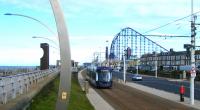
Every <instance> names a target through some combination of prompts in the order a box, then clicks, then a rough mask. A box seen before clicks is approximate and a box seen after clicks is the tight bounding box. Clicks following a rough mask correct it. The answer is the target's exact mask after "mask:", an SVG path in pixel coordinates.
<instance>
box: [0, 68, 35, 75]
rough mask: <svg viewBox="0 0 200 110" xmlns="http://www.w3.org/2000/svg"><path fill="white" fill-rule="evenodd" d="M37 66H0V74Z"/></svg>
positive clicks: (28, 69)
mask: <svg viewBox="0 0 200 110" xmlns="http://www.w3.org/2000/svg"><path fill="white" fill-rule="evenodd" d="M38 69H39V66H0V76H8V75H14V74H20V73H26V72H31V71H35V70H38Z"/></svg>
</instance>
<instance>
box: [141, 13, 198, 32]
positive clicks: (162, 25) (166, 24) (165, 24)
mask: <svg viewBox="0 0 200 110" xmlns="http://www.w3.org/2000/svg"><path fill="white" fill-rule="evenodd" d="M197 13H200V11H197V12H195V13H193V14H197ZM193 14H190V15H188V16H185V17H182V18H179V19H176V20H174V21H172V22H169V23H166V24H164V25H161V26H158V27H156V28H153V29H150V30H148V31H146V32H144V33H143V34H146V33H149V32H151V31H155V30H157V29H160V28H163V27H165V26H168V25H170V24H172V23H175V22H177V21H180V20H183V19H185V18H187V17H190V16H192V15H193Z"/></svg>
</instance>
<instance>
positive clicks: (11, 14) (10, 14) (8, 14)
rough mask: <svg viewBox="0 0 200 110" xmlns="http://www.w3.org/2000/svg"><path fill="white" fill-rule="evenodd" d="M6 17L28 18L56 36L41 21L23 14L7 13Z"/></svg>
mask: <svg viewBox="0 0 200 110" xmlns="http://www.w3.org/2000/svg"><path fill="white" fill-rule="evenodd" d="M4 15H7V16H20V17H25V18H28V19H32V20H34V21H36V22H38V23H40V24H41V25H42V26H44V27H45V28H46V29H47V30H48V31H49V32H51V33H52V34H54V35H56V34H55V33H54V32H53V31H52V30H51V29H50V28H49V27H48V26H47V25H46V24H44V23H43V22H41V21H40V20H37V19H35V18H33V17H30V16H27V15H22V14H16V13H5V14H4Z"/></svg>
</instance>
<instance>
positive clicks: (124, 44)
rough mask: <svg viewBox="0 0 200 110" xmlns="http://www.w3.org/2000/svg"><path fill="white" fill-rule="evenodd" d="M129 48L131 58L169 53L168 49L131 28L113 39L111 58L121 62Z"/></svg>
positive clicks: (123, 30)
mask: <svg viewBox="0 0 200 110" xmlns="http://www.w3.org/2000/svg"><path fill="white" fill-rule="evenodd" d="M127 48H130V49H131V57H137V58H140V57H141V56H142V55H144V54H147V53H152V52H159V51H160V52H161V51H163V52H166V51H168V50H167V49H166V48H164V47H162V46H161V45H159V44H158V43H156V42H154V41H152V40H151V39H149V38H147V37H145V36H144V35H142V34H140V33H139V32H137V31H136V30H134V29H132V28H130V27H127V28H124V29H122V30H121V31H120V32H119V33H118V34H117V35H116V36H115V37H114V38H113V40H112V43H111V46H110V58H111V59H115V60H121V59H122V56H123V55H124V52H125V50H127Z"/></svg>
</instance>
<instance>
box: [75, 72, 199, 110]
mask: <svg viewBox="0 0 200 110" xmlns="http://www.w3.org/2000/svg"><path fill="white" fill-rule="evenodd" d="M82 71H83V70H82ZM82 71H80V72H79V73H78V80H79V83H80V85H81V87H82V90H84V82H85V79H84V78H83V76H82V74H81V72H82ZM113 81H115V82H118V83H122V84H124V85H126V86H129V87H133V88H136V89H138V90H141V91H144V92H147V93H150V94H153V95H156V96H159V97H162V98H165V99H168V100H170V101H174V102H177V103H180V104H183V105H186V106H189V107H192V108H195V109H198V110H200V101H198V100H195V101H194V103H195V104H194V105H191V104H190V99H189V98H187V97H185V101H184V102H180V96H179V95H178V94H174V93H170V92H166V91H163V90H158V89H155V88H150V87H147V86H143V85H140V84H136V83H134V82H126V83H123V81H122V80H119V79H118V80H116V79H114V80H113ZM86 96H87V97H88V99H89V101H90V103H91V104H92V105H93V106H94V108H95V110H114V108H113V107H112V106H111V105H109V104H108V103H107V102H106V101H105V100H104V99H103V98H102V97H101V96H100V95H99V94H98V93H97V92H96V91H95V90H94V89H93V88H89V92H88V93H87V94H86Z"/></svg>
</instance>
